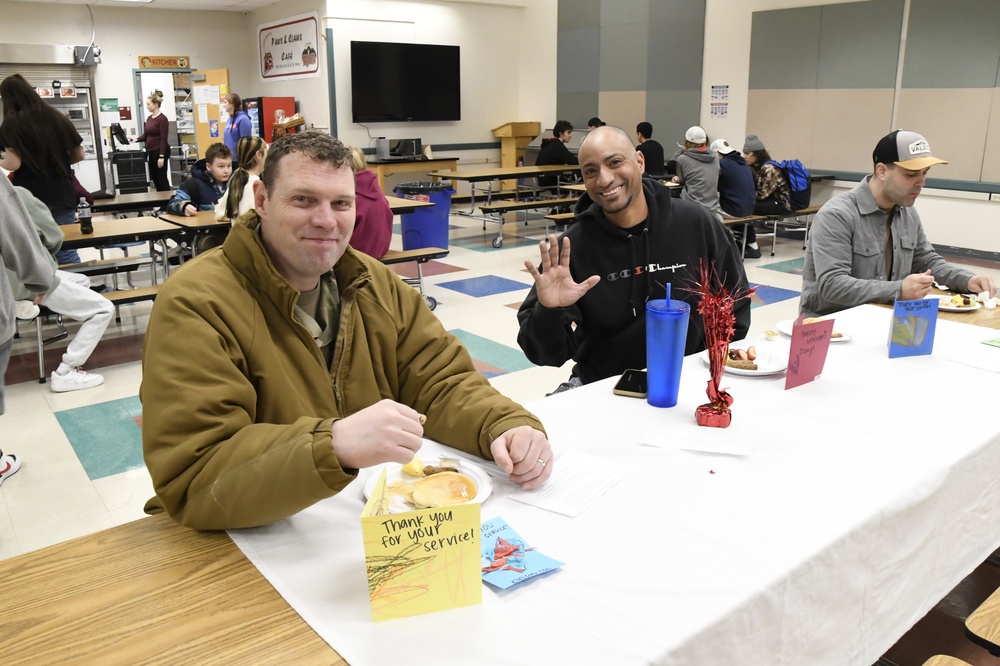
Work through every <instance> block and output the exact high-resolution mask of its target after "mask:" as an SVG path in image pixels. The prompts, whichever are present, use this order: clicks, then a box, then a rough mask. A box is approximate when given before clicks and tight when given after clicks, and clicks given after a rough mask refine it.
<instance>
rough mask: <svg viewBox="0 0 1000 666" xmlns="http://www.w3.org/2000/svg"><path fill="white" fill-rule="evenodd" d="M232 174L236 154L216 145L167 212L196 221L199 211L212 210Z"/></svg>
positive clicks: (177, 192) (198, 162) (199, 162)
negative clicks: (193, 218)
mask: <svg viewBox="0 0 1000 666" xmlns="http://www.w3.org/2000/svg"><path fill="white" fill-rule="evenodd" d="M232 172H233V152H232V151H231V150H229V148H226V146H225V145H224V144H221V143H213V144H212V145H211V146H209V147H208V150H206V151H205V159H203V160H198V161H197V162H195V165H194V166H193V167H191V177H190V178H188V179H187V180H185V181H184V182H183V183H181V186H180V187H179V188H177V191H176V192H174V195H173V196H172V197H170V201H169V202H167V212H168V213H173V214H174V215H186V216H187V217H194V215H195V214H197V212H198V211H200V210H213V209H214V208H215V204H217V203H218V202H219V199H220V198H222V194H223V192H225V191H226V183H228V182H229V176H230V175H231V174H232Z"/></svg>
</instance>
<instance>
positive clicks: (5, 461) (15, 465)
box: [0, 453, 21, 483]
mask: <svg viewBox="0 0 1000 666" xmlns="http://www.w3.org/2000/svg"><path fill="white" fill-rule="evenodd" d="M19 469H21V461H20V460H19V459H18V457H17V456H15V455H14V454H12V453H5V454H3V455H0V483H3V482H4V481H5V480H6V479H7V477H8V476H10V475H11V474H13V473H14V472H16V471H17V470H19Z"/></svg>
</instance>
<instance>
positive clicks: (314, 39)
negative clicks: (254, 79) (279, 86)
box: [257, 12, 319, 81]
mask: <svg viewBox="0 0 1000 666" xmlns="http://www.w3.org/2000/svg"><path fill="white" fill-rule="evenodd" d="M318 45H319V15H318V14H317V13H316V12H313V13H312V14H299V15H298V16H291V17H289V18H286V19H281V20H279V21H276V22H274V23H267V24H264V25H258V26H257V47H258V51H257V64H258V70H257V71H258V73H259V75H260V80H261V81H270V80H282V79H303V78H311V77H314V76H319V54H318V52H317V51H316V47H317V46H318Z"/></svg>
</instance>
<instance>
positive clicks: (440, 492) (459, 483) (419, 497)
mask: <svg viewBox="0 0 1000 666" xmlns="http://www.w3.org/2000/svg"><path fill="white" fill-rule="evenodd" d="M477 492H478V491H477V490H476V484H475V482H474V481H473V480H472V479H470V478H469V477H467V476H466V475H464V474H459V473H458V472H440V473H438V474H434V475H433V476H428V477H425V478H423V479H420V480H419V481H416V482H414V484H413V503H414V504H415V505H416V506H417V507H418V508H422V509H423V508H429V507H439V506H451V505H453V504H465V503H466V502H470V501H472V499H473V498H475V496H476V493H477Z"/></svg>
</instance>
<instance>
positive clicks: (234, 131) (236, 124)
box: [222, 92, 253, 169]
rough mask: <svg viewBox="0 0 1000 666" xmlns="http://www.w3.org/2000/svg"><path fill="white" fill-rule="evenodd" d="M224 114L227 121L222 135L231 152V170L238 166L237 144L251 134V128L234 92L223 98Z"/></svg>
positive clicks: (238, 97) (248, 118)
mask: <svg viewBox="0 0 1000 666" xmlns="http://www.w3.org/2000/svg"><path fill="white" fill-rule="evenodd" d="M225 105H226V113H228V114H229V120H228V121H227V122H226V131H225V132H224V133H223V135H222V140H223V142H225V144H226V146H228V147H229V150H231V151H233V168H234V169H235V168H236V167H237V166H239V164H240V163H239V154H240V153H239V143H240V139H242V138H243V137H248V136H250V135H251V134H253V126H252V125H251V123H250V116H248V115H247V114H246V111H244V110H243V100H242V99H241V98H240V96H239V95H237V94H236V93H234V92H231V93H229V94H228V95H226V97H225Z"/></svg>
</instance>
